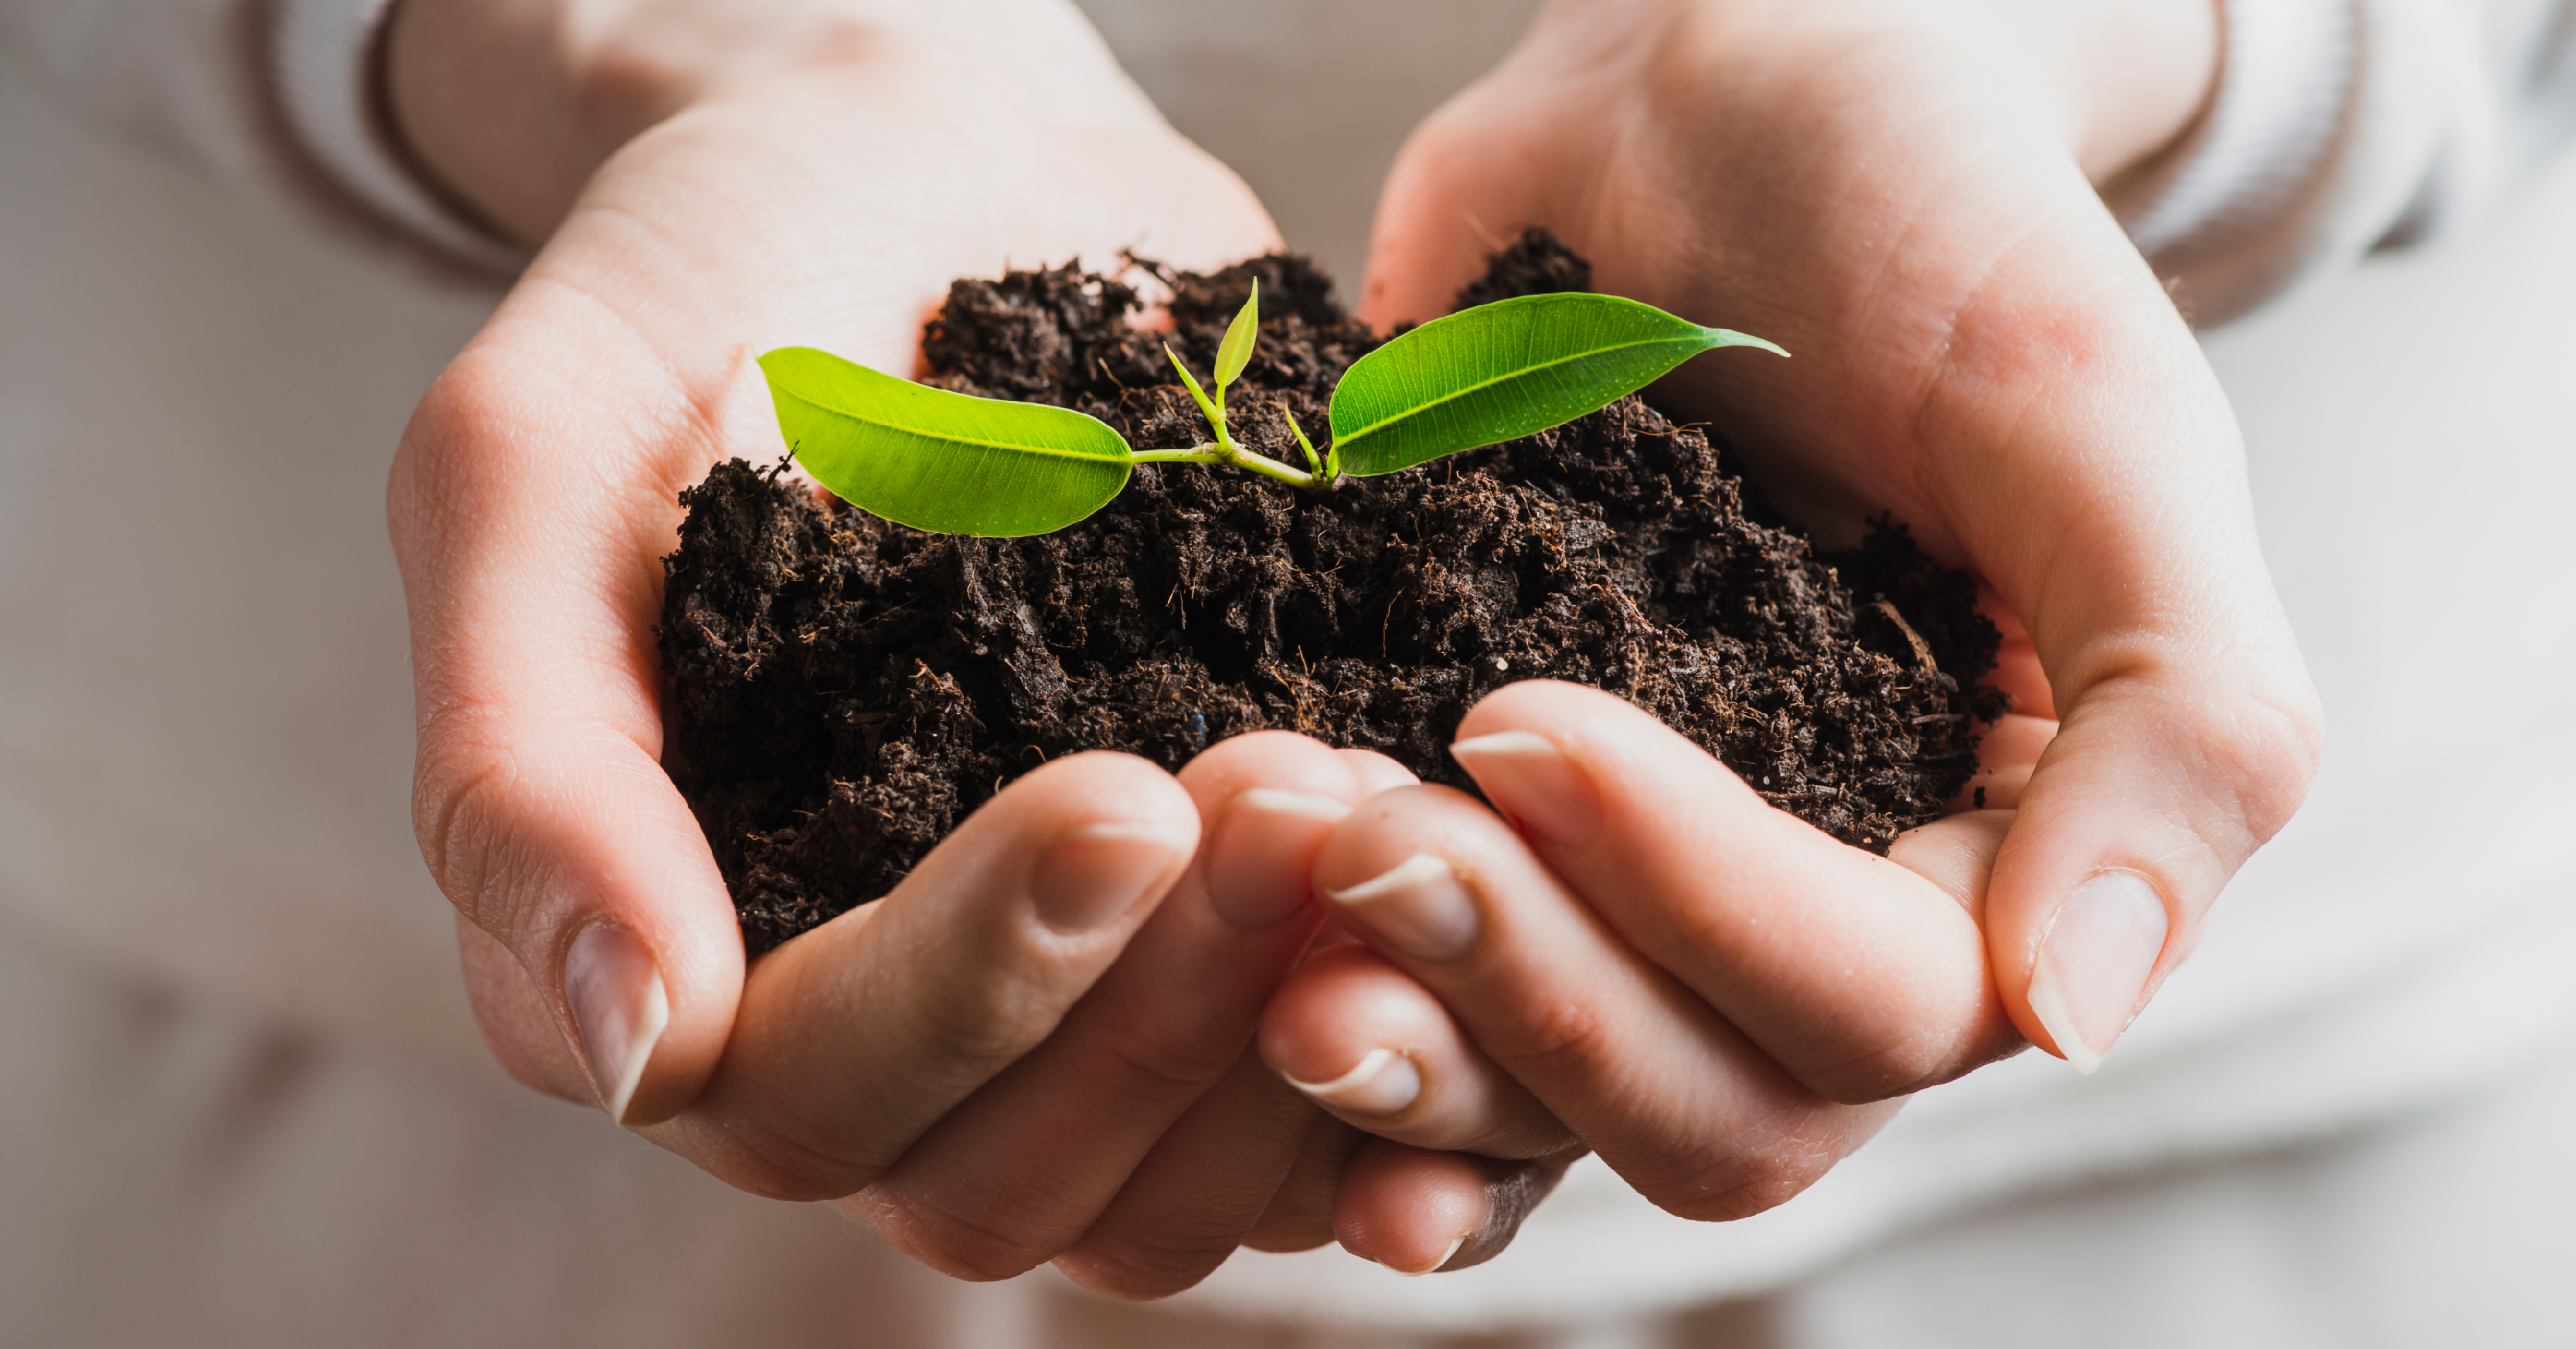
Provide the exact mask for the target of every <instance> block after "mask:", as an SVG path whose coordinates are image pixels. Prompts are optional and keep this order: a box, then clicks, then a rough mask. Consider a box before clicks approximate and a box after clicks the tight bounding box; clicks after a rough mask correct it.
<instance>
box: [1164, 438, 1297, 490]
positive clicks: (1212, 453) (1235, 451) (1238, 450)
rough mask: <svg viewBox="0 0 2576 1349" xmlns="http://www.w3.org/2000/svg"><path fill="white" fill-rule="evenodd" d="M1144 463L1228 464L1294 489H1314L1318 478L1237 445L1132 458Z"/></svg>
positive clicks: (1202, 447) (1209, 446)
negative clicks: (1276, 480) (1273, 479)
mask: <svg viewBox="0 0 2576 1349" xmlns="http://www.w3.org/2000/svg"><path fill="white" fill-rule="evenodd" d="M1132 457H1133V458H1134V460H1135V461H1136V462H1137V463H1140V464H1227V465H1230V466H1232V467H1235V468H1239V469H1242V470H1243V471H1245V472H1247V473H1258V474H1261V475H1262V476H1264V477H1269V478H1276V479H1278V480H1279V481H1281V482H1284V483H1286V484H1288V485H1289V486H1291V487H1303V488H1306V489H1308V490H1310V491H1311V490H1313V488H1314V486H1315V475H1314V474H1312V473H1305V472H1301V471H1299V470H1297V469H1293V468H1290V467H1288V466H1287V465H1286V464H1283V463H1280V462H1279V461H1278V460H1276V459H1273V458H1271V457H1270V456H1268V455H1265V454H1254V453H1253V452H1251V451H1250V450H1246V449H1244V448H1242V447H1240V446H1236V445H1199V446H1195V447H1193V448H1190V449H1186V450H1138V451H1136V452H1135V454H1134V455H1133V456H1132Z"/></svg>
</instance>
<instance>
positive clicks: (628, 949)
mask: <svg viewBox="0 0 2576 1349" xmlns="http://www.w3.org/2000/svg"><path fill="white" fill-rule="evenodd" d="M564 1000H565V1001H566V1002H569V1003H570V1004H572V1021H573V1025H574V1027H575V1028H576V1029H578V1030H579V1031H580V1032H581V1052H582V1056H583V1057H584V1058H586V1059H588V1060H589V1061H590V1081H591V1085H592V1086H593V1088H595V1089H596V1090H597V1091H598V1092H599V1104H600V1108H601V1109H604V1110H606V1111H607V1112H608V1117H609V1118H610V1119H613V1120H616V1121H617V1122H618V1123H620V1124H623V1123H625V1122H626V1108H627V1107H628V1106H629V1105H631V1104H633V1103H634V1101H635V1088H636V1087H637V1086H638V1085H639V1084H641V1083H642V1082H643V1081H644V1065H645V1064H647V1063H650V1062H652V1060H653V1046H655V1045H657V1044H659V1043H661V1040H662V1031H663V1030H664V1029H665V1028H666V1027H668V1026H669V1025H670V1024H671V1000H670V996H669V995H668V994H667V993H665V992H664V991H663V988H662V971H661V970H660V969H659V968H657V967H656V966H655V965H654V963H653V953H652V952H651V951H650V950H647V949H646V948H645V946H644V943H643V941H642V940H641V939H640V938H638V937H637V936H636V935H635V934H634V933H632V932H629V931H627V930H626V929H624V928H622V927H617V926H615V925H613V924H609V923H595V924H593V925H591V926H590V927H588V928H585V929H583V931H582V933H581V935H580V936H577V937H575V938H573V939H572V949H571V950H570V951H567V952H565V953H564Z"/></svg>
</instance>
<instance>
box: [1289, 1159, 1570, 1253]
mask: <svg viewBox="0 0 2576 1349" xmlns="http://www.w3.org/2000/svg"><path fill="white" fill-rule="evenodd" d="M1582 1155H1583V1154H1582V1150H1581V1149H1579V1148H1577V1149H1569V1150H1567V1151H1565V1152H1561V1153H1559V1154H1557V1155H1555V1156H1552V1157H1542V1158H1534V1159H1531V1160H1527V1161H1500V1160H1496V1159H1494V1158H1491V1157H1474V1156H1469V1155H1467V1154H1464V1153H1457V1152H1434V1151H1429V1150H1426V1149H1423V1148H1416V1147H1409V1146H1407V1145H1405V1144H1402V1143H1397V1142H1392V1141H1390V1140H1388V1139H1383V1138H1372V1139H1370V1140H1369V1141H1368V1142H1367V1143H1366V1144H1364V1145H1362V1146H1361V1148H1360V1150H1359V1151H1358V1152H1357V1153H1356V1154H1354V1155H1353V1156H1352V1157H1351V1160H1350V1164H1349V1166H1348V1167H1347V1168H1346V1169H1345V1170H1344V1172H1343V1174H1342V1185H1341V1189H1340V1190H1339V1191H1338V1192H1337V1193H1336V1194H1335V1195H1334V1196H1333V1236H1334V1237H1335V1239H1337V1240H1339V1241H1340V1242H1341V1243H1342V1248H1343V1249H1344V1250H1347V1251H1349V1252H1350V1253H1351V1254H1353V1255H1356V1256H1358V1257H1360V1258H1361V1259H1363V1260H1374V1261H1376V1262H1377V1263H1379V1264H1381V1265H1384V1266H1386V1267H1387V1268H1389V1269H1392V1270H1394V1271H1395V1272H1397V1273H1399V1274H1431V1273H1435V1272H1445V1271H1450V1270H1460V1269H1467V1268H1469V1267H1471V1266H1475V1265H1481V1264H1483V1263H1484V1262H1486V1261H1488V1260H1491V1259H1493V1258H1494V1257H1495V1256H1497V1255H1500V1254H1502V1253H1503V1250H1504V1248H1505V1247H1507V1246H1510V1245H1511V1244H1512V1238H1513V1237H1515V1236H1518V1235H1519V1234H1520V1230H1521V1224H1522V1223H1523V1222H1526V1221H1528V1219H1529V1215H1530V1214H1531V1213H1532V1212H1534V1211H1536V1210H1537V1208H1538V1206H1539V1203H1540V1202H1541V1201H1542V1200H1544V1199H1546V1198H1547V1196H1548V1194H1549V1193H1550V1192H1552V1191H1554V1190H1555V1189H1556V1184H1557V1182H1558V1181H1560V1180H1562V1179H1564V1178H1565V1169H1566V1168H1567V1167H1569V1166H1572V1165H1573V1164H1574V1162H1575V1160H1576V1159H1577V1158H1579V1157H1581V1156H1582Z"/></svg>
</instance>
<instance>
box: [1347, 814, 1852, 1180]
mask: <svg viewBox="0 0 2576 1349" xmlns="http://www.w3.org/2000/svg"><path fill="white" fill-rule="evenodd" d="M1315 883H1316V887H1317V889H1318V890H1320V891H1322V892H1324V893H1325V894H1326V896H1327V898H1328V899H1329V900H1330V902H1331V903H1332V905H1333V907H1334V909H1335V911H1336V912H1337V913H1338V914H1339V915H1340V917H1341V920H1342V922H1343V923H1344V924H1346V925H1347V926H1349V927H1350V928H1351V930H1352V931H1354V932H1356V933H1359V934H1360V935H1361V936H1362V937H1363V938H1364V939H1365V940H1367V941H1368V942H1369V943H1370V945H1371V946H1373V947H1374V948H1375V949H1376V950H1377V951H1378V952H1379V953H1380V954H1382V955H1384V956H1386V957H1387V959H1388V960H1389V961H1390V962H1391V963H1393V964H1394V965H1395V966H1396V967H1397V968H1399V969H1401V970H1403V971H1404V972H1405V973H1406V974H1408V975H1410V976H1411V977H1412V978H1413V979H1415V980H1416V981H1417V982H1419V983H1421V984H1422V985H1423V987H1425V988H1426V989H1428V990H1429V991H1430V992H1431V993H1432V995H1433V996H1435V997H1437V998H1439V1000H1440V1001H1441V1002H1442V1003H1443V1004H1444V1005H1445V1006H1447V1007H1448V1009H1449V1011H1450V1013H1451V1014H1452V1015H1453V1016H1455V1017H1456V1018H1457V1020H1458V1024H1459V1025H1460V1026H1461V1027H1462V1028H1463V1029H1464V1030H1465V1031H1466V1033H1467V1035H1468V1037H1469V1038H1470V1039H1471V1040H1473V1041H1474V1042H1475V1044H1476V1045H1477V1046H1478V1047H1479V1048H1481V1049H1482V1050H1483V1051H1484V1052H1485V1054H1486V1055H1487V1056H1489V1057H1491V1058H1492V1059H1493V1060H1494V1062H1495V1063H1497V1064H1499V1065H1500V1066H1501V1067H1502V1068H1503V1069H1504V1071H1506V1072H1508V1073H1510V1074H1511V1075H1512V1076H1513V1077H1514V1078H1516V1079H1518V1080H1519V1081H1520V1082H1521V1084H1522V1085H1523V1086H1525V1087H1527V1088H1528V1089H1529V1091H1530V1093H1531V1094H1532V1095H1534V1096H1536V1097H1537V1098H1538V1100H1539V1101H1540V1103H1541V1104H1543V1105H1544V1106H1545V1107H1546V1108H1547V1110H1548V1111H1549V1113H1550V1114H1552V1115H1554V1116H1555V1117H1556V1118H1557V1119H1559V1120H1562V1121H1564V1122H1565V1124H1566V1125H1567V1127H1569V1128H1570V1129H1572V1130H1573V1132H1574V1134H1575V1136H1576V1137H1578V1138H1579V1139H1581V1140H1582V1141H1583V1142H1584V1143H1585V1144H1587V1145H1589V1146H1590V1147H1591V1148H1592V1149H1593V1150H1595V1151H1597V1152H1599V1153H1600V1154H1601V1157H1602V1160H1604V1161H1606V1162H1608V1163H1609V1164H1610V1166H1611V1168H1612V1169H1614V1170H1616V1171H1617V1172H1618V1173H1619V1174H1620V1176H1621V1177H1623V1178H1625V1179H1626V1180H1627V1181H1628V1183H1629V1184H1630V1185H1632V1186H1634V1187H1635V1188H1636V1189H1637V1190H1638V1192H1639V1193H1641V1194H1643V1195H1645V1196H1646V1197H1647V1198H1648V1199H1650V1200H1653V1201H1654V1202H1655V1203H1657V1204H1660V1205H1662V1206H1664V1207H1665V1208H1667V1209H1670V1210H1671V1211H1673V1212H1675V1213H1678V1214H1681V1215H1682V1216H1685V1217H1691V1218H1699V1219H1708V1220H1717V1219H1727V1218H1738V1217H1743V1216H1745V1215H1746V1214H1749V1213H1754V1212H1759V1211H1760V1210H1762V1209H1764V1208H1768V1207H1770V1206H1771V1205H1773V1204H1777V1203H1779V1202H1780V1201H1782V1200H1784V1199H1786V1198H1788V1197H1789V1196H1790V1195H1792V1194H1795V1193H1797V1192H1798V1191H1799V1190H1801V1189H1803V1188H1805V1187H1806V1186H1807V1185H1809V1184H1811V1183H1813V1182H1814V1180H1815V1179H1816V1177H1818V1176H1820V1175H1822V1174H1823V1173H1824V1171H1825V1169H1826V1168H1827V1167H1829V1166H1831V1165H1832V1164H1833V1162H1834V1161H1835V1160H1837V1159H1838V1158H1840V1157H1841V1156H1843V1155H1844V1154H1845V1153H1846V1152H1848V1151H1849V1150H1850V1149H1851V1148H1853V1147H1856V1146H1858V1145H1859V1143H1860V1142H1861V1141H1862V1140H1863V1139H1865V1138H1866V1137H1867V1136H1868V1135H1869V1133H1870V1131H1871V1130H1873V1129H1875V1128H1876V1127H1877V1124H1878V1123H1879V1122H1880V1121H1881V1120H1883V1119H1884V1118H1886V1116H1887V1115H1888V1114H1890V1113H1892V1111H1893V1107H1892V1106H1884V1105H1873V1106H1837V1105H1835V1104H1833V1103H1832V1102H1829V1101H1827V1100H1825V1099H1823V1098H1821V1097H1819V1096H1817V1095H1816V1094H1815V1093H1813V1092H1811V1091H1809V1090H1808V1089H1807V1088H1805V1087H1804V1086H1802V1085H1800V1084H1799V1083H1798V1082H1797V1080H1796V1079H1794V1078H1792V1077H1791V1076H1790V1075H1789V1074H1788V1073H1787V1072H1786V1071H1784V1070H1783V1069H1782V1068H1781V1067H1780V1066H1779V1065H1778V1064H1776V1063H1774V1062H1772V1061H1771V1059H1770V1058H1769V1056H1767V1055H1765V1054H1764V1053H1763V1052H1762V1051H1761V1050H1760V1048H1758V1047H1757V1046H1755V1045H1754V1044H1753V1043H1752V1042H1751V1041H1750V1040H1748V1039H1746V1038H1745V1036H1744V1034H1743V1032H1741V1031H1739V1030H1737V1029H1736V1028H1735V1027H1734V1026H1732V1025H1729V1024H1728V1023H1727V1022H1726V1020H1725V1018H1723V1017H1721V1016H1720V1015H1719V1014H1718V1013H1717V1011H1716V1010H1715V1009H1714V1008H1712V1007H1711V1006H1710V1005H1709V1004H1708V1003H1707V1002H1706V1001H1704V1000H1702V999H1701V998H1700V997H1699V996H1698V995H1697V994H1696V993H1694V992H1693V991H1692V990H1691V989H1690V988H1688V987H1687V986H1685V985H1683V984H1682V983H1681V982H1680V981H1679V980H1678V979H1676V978H1674V977H1673V976H1672V975H1670V974H1668V973H1666V972H1665V971H1663V970H1661V969H1659V968H1657V967H1656V966H1655V965H1653V964H1652V963H1650V962H1648V961H1647V960H1646V959H1645V958H1644V957H1642V956H1640V955H1639V954H1638V953H1637V952H1635V951H1634V950H1632V949H1630V948H1629V946H1628V945H1627V944H1626V943H1625V942H1624V941H1622V940H1621V939H1620V937H1619V935H1618V934H1617V933H1615V932H1613V931H1611V930H1610V929H1609V928H1608V927H1607V926H1606V925H1605V924H1604V923H1603V922H1602V921H1601V920H1600V919H1599V918H1598V917H1597V916H1595V915H1594V914H1593V913H1592V911H1591V910H1590V909H1589V908H1587V907H1586V906H1585V905H1584V904H1583V903H1582V901H1580V900H1579V899H1577V898H1576V897H1575V896H1574V895H1573V894H1572V893H1570V892H1568V891H1567V890H1566V888H1565V887H1564V885H1563V884H1562V883H1560V882H1559V881H1558V880H1557V879H1556V877H1555V876H1554V875H1553V874H1552V873H1550V871H1549V870H1548V869H1547V867H1546V866H1545V865H1543V864H1542V863H1541V862H1540V861H1539V859H1538V858H1536V857H1535V856H1533V855H1532V854H1531V853H1530V851H1529V849H1528V847H1527V846H1526V845H1524V844H1523V843H1522V841H1521V840H1520V839H1519V838H1518V837H1516V836H1515V835H1514V834H1513V833H1512V832H1511V829H1510V828H1509V827H1508V826H1506V825H1505V824H1504V823H1503V822H1502V821H1501V820H1500V819H1497V818H1496V817H1495V816H1494V814H1493V813H1492V812H1491V811H1488V810H1486V809H1485V808H1484V807H1482V806H1480V805H1478V804H1476V803H1475V802H1474V801H1473V800H1471V799H1469V798H1468V797H1467V796H1465V795H1463V794H1462V793H1459V792H1455V791H1451V790H1449V789H1448V788H1445V787H1410V788H1405V789H1402V790H1399V791H1393V792H1387V793H1384V794H1382V795H1379V796H1376V797H1373V798H1371V799H1370V800H1369V801H1368V802H1367V803H1366V804H1365V805H1363V806H1362V807H1361V808H1360V809H1359V810H1357V811H1355V812H1353V814H1352V815H1351V818H1350V819H1349V820H1347V821H1345V822H1344V823H1343V825H1342V827H1341V828H1339V829H1337V830H1335V831H1334V833H1333V837H1332V838H1331V840H1330V841H1328V842H1327V843H1326V844H1325V845H1324V851H1323V854H1322V856H1320V857H1319V858H1318V859H1317V860H1316V864H1315Z"/></svg>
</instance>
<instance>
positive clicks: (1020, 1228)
mask: <svg viewBox="0 0 2576 1349" xmlns="http://www.w3.org/2000/svg"><path fill="white" fill-rule="evenodd" d="M869 1198H870V1199H871V1201H872V1202H871V1203H870V1204H869V1206H868V1207H869V1209H870V1210H871V1218H870V1221H871V1222H872V1223H874V1224H875V1226H876V1228H877V1230H878V1232H880V1233H881V1234H883V1235H884V1236H885V1238H886V1239H887V1240H888V1241H891V1242H893V1243H894V1244H895V1245H896V1246H897V1247H898V1248H900V1249H901V1250H902V1251H904V1253H906V1254H908V1255H910V1256H912V1257H913V1258H915V1259H917V1260H920V1261H922V1262H923V1263H925V1264H928V1265H930V1266H931V1267H932V1268H935V1269H937V1270H939V1271H940V1272H942V1273H944V1274H947V1275H950V1276H951V1277H954V1278H959V1279H966V1280H970V1281H973V1282H977V1283H993V1282H998V1281H1000V1280H1003V1279H1012V1278H1017V1277H1019V1276H1020V1275H1022V1274H1026V1273H1028V1272H1029V1271H1030V1270H1032V1269H1035V1268H1037V1267H1038V1266H1039V1265H1041V1264H1043V1263H1045V1262H1046V1261H1047V1260H1049V1259H1052V1258H1054V1257H1055V1256H1056V1255H1059V1254H1061V1253H1062V1252H1063V1251H1065V1250H1066V1249H1067V1248H1069V1247H1070V1246H1072V1244H1073V1243H1074V1241H1075V1240H1077V1239H1079V1238H1080V1236H1081V1235H1082V1233H1081V1230H1080V1229H1079V1228H1075V1229H1073V1230H1071V1231H1066V1230H1063V1229H1061V1228H1050V1227H1048V1226H1045V1225H1041V1224H1036V1223H1029V1222H1023V1221H1019V1220H1016V1219H1014V1218H1012V1217H1010V1216H1009V1215H1008V1211H1007V1210H1006V1209H1004V1208H1002V1207H1000V1206H996V1205H991V1204H983V1203H979V1204H977V1205H976V1206H975V1210H974V1211H973V1212H971V1213H967V1212H960V1211H958V1210H957V1209H955V1208H952V1207H950V1206H948V1205H945V1204H941V1203H938V1202H936V1201H934V1200H932V1199H930V1198H929V1197H927V1196H924V1195H920V1194H915V1193H909V1192H902V1191H896V1190H893V1189H891V1188H880V1189H876V1190H872V1191H870V1193H869Z"/></svg>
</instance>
